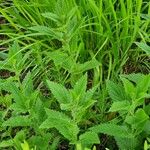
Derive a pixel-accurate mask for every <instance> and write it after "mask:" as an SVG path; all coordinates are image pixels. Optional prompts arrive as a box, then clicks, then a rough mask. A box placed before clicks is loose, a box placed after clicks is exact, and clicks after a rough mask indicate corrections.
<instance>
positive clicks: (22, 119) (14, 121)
mask: <svg viewBox="0 0 150 150" xmlns="http://www.w3.org/2000/svg"><path fill="white" fill-rule="evenodd" d="M2 126H10V127H17V126H21V127H22V126H23V127H24V126H31V120H30V119H29V117H28V116H16V117H11V118H10V119H8V120H6V121H4V122H3V124H2Z"/></svg>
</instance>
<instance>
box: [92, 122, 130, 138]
mask: <svg viewBox="0 0 150 150" xmlns="http://www.w3.org/2000/svg"><path fill="white" fill-rule="evenodd" d="M89 130H90V131H92V132H95V133H103V134H107V135H110V136H114V137H122V138H125V137H127V138H130V137H132V134H130V132H129V130H128V129H127V127H125V126H119V125H116V124H112V123H104V124H100V125H97V126H94V127H91V128H89Z"/></svg>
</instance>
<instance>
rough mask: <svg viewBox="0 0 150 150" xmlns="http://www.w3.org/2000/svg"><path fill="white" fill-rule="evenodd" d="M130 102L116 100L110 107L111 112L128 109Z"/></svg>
mask: <svg viewBox="0 0 150 150" xmlns="http://www.w3.org/2000/svg"><path fill="white" fill-rule="evenodd" d="M129 108H130V103H129V102H128V101H121V102H114V103H113V104H112V105H111V108H110V109H109V112H115V111H116V112H117V111H128V110H129Z"/></svg>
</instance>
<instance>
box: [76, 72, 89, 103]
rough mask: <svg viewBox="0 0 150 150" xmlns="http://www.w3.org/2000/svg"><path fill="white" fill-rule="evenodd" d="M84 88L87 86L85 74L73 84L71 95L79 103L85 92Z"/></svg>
mask: <svg viewBox="0 0 150 150" xmlns="http://www.w3.org/2000/svg"><path fill="white" fill-rule="evenodd" d="M86 86H87V74H85V75H84V76H82V77H81V78H80V79H79V80H78V81H77V82H76V84H75V86H74V89H73V93H74V96H75V97H74V98H75V99H76V100H77V101H79V100H81V99H82V98H83V96H84V95H85V92H86Z"/></svg>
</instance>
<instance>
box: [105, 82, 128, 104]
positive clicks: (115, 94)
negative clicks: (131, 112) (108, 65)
mask: <svg viewBox="0 0 150 150" xmlns="http://www.w3.org/2000/svg"><path fill="white" fill-rule="evenodd" d="M107 90H108V93H109V95H110V97H111V99H112V100H113V101H123V100H126V95H125V92H124V89H123V87H122V86H120V85H118V84H115V83H114V82H112V81H107Z"/></svg>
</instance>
